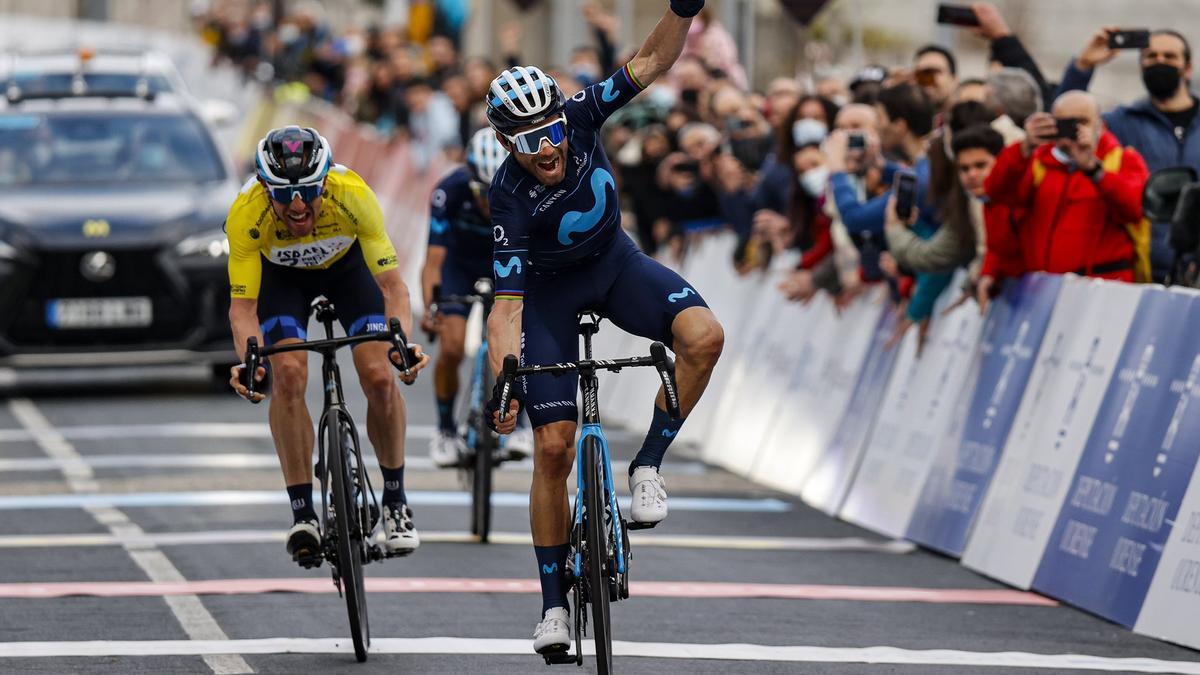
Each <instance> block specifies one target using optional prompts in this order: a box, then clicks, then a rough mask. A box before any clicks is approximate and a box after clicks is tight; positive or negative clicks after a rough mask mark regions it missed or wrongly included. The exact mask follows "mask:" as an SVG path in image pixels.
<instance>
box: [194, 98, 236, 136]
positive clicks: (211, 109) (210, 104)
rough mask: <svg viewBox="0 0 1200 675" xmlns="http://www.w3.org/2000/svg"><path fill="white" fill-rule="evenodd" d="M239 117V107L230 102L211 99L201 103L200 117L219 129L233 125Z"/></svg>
mask: <svg viewBox="0 0 1200 675" xmlns="http://www.w3.org/2000/svg"><path fill="white" fill-rule="evenodd" d="M237 116H238V111H237V106H235V105H234V104H232V103H230V102H229V101H222V100H220V99H215V98H210V99H207V100H204V101H201V102H200V117H202V118H203V119H204V121H205V122H208V123H209V124H211V125H213V126H214V127H216V128H218V129H222V128H226V127H228V126H230V125H232V124H233V123H234V121H235V120H237Z"/></svg>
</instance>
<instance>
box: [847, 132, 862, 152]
mask: <svg viewBox="0 0 1200 675" xmlns="http://www.w3.org/2000/svg"><path fill="white" fill-rule="evenodd" d="M846 149H847V150H851V151H862V150H866V149H867V136H866V134H864V133H862V132H861V131H855V132H854V133H851V134H850V136H849V138H848V139H847V141H846Z"/></svg>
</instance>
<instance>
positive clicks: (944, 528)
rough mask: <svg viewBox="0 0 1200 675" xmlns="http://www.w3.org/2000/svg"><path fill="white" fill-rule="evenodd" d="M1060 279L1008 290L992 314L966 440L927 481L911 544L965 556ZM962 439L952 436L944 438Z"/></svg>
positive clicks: (1032, 280)
mask: <svg viewBox="0 0 1200 675" xmlns="http://www.w3.org/2000/svg"><path fill="white" fill-rule="evenodd" d="M1061 285H1062V277H1059V276H1050V275H1045V274H1032V275H1029V276H1026V277H1025V278H1023V279H1021V281H1020V282H1018V283H1010V284H1008V285H1007V288H1005V290H1004V293H1003V295H1002V296H1001V297H999V298H997V300H996V301H995V302H993V303H992V305H991V307H990V309H989V310H988V317H987V321H986V323H985V326H984V329H983V333H982V342H981V345H980V355H981V359H982V360H981V362H980V366H979V377H978V379H977V380H976V383H975V391H974V394H973V396H968V392H967V390H966V389H964V390H963V396H962V398H961V402H963V403H965V402H966V401H967V400H970V405H969V406H968V407H967V409H966V410H965V415H960V414H955V416H954V419H955V422H956V423H961V424H962V425H963V427H962V434H961V436H962V440H961V442H959V443H957V444H955V445H957V448H956V449H955V450H953V451H952V454H951V455H950V456H949V457H946V458H945V461H939V462H938V463H936V464H935V467H936V469H935V470H934V471H933V472H932V473H931V474H930V480H929V481H928V482H926V484H925V488H924V493H923V495H922V499H921V505H920V506H919V507H918V508H917V512H916V513H915V514H914V515H913V520H912V522H911V523H910V524H909V528H908V538H909V539H911V540H912V541H914V542H917V543H919V544H923V545H925V546H928V547H930V548H933V549H937V550H939V551H942V552H943V553H946V554H948V555H952V556H959V555H962V552H963V549H964V548H965V547H966V544H967V533H968V531H969V530H970V527H971V523H972V522H973V520H974V518H975V513H976V511H977V510H978V508H979V503H980V502H981V501H982V500H983V495H984V493H985V492H986V490H987V487H988V483H989V482H991V479H992V475H993V473H994V472H995V470H996V465H997V461H998V459H999V455H1000V450H1001V449H1002V448H1003V447H1004V441H1005V439H1007V437H1008V432H1009V428H1010V427H1011V425H1012V421H1013V418H1014V417H1016V414H1017V406H1019V405H1020V403H1021V398H1022V396H1023V394H1024V393H1025V387H1026V385H1027V384H1028V381H1029V373H1030V371H1032V370H1033V364H1034V358H1033V357H1034V355H1036V354H1037V352H1038V348H1039V347H1040V346H1041V342H1042V336H1043V335H1044V334H1045V332H1046V325H1047V324H1048V323H1049V322H1050V314H1051V312H1052V311H1053V310H1054V304H1055V301H1056V300H1057V299H1058V291H1059V288H1060V287H1061ZM955 436H957V434H947V439H949V438H953V437H955Z"/></svg>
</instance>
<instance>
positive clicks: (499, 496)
mask: <svg viewBox="0 0 1200 675" xmlns="http://www.w3.org/2000/svg"><path fill="white" fill-rule="evenodd" d="M315 498H316V501H317V502H318V503H319V502H320V501H321V498H320V496H319V495H315ZM408 498H409V504H410V505H412V506H468V505H470V503H471V495H470V494H468V493H466V492H459V491H455V492H450V491H436V490H435V491H421V490H409V491H408ZM621 500H622V501H621V508H623V509H625V510H626V512H628V510H629V498H628V497H622V498H621ZM286 503H287V493H286V492H277V491H274V490H212V491H192V492H132V493H120V494H57V495H27V496H25V495H23V496H16V497H0V511H13V510H23V509H79V508H86V507H89V506H111V507H116V508H130V507H132V508H137V507H143V506H247V505H256V504H286ZM528 505H529V495H527V494H519V493H516V492H496V493H494V494H492V506H499V507H505V506H511V507H525V506H528ZM671 508H672V509H675V510H678V511H724V512H737V513H785V512H787V511H791V510H792V505H791V504H789V503H787V502H785V501H782V500H779V499H772V498H765V499H736V498H726V497H672V498H671Z"/></svg>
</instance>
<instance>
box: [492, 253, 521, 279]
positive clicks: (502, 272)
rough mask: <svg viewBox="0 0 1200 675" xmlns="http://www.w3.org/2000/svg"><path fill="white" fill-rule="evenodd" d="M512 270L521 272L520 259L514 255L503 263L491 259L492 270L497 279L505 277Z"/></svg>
mask: <svg viewBox="0 0 1200 675" xmlns="http://www.w3.org/2000/svg"><path fill="white" fill-rule="evenodd" d="M513 270H516V271H517V274H520V273H521V259H520V258H518V257H517V256H515V255H514V256H513V257H511V258H509V259H508V262H507V263H505V264H503V265H501V264H500V261H499V260H493V261H492V271H493V272H495V273H496V277H497V278H499V279H507V278H508V277H509V275H511V274H512V273H513Z"/></svg>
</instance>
